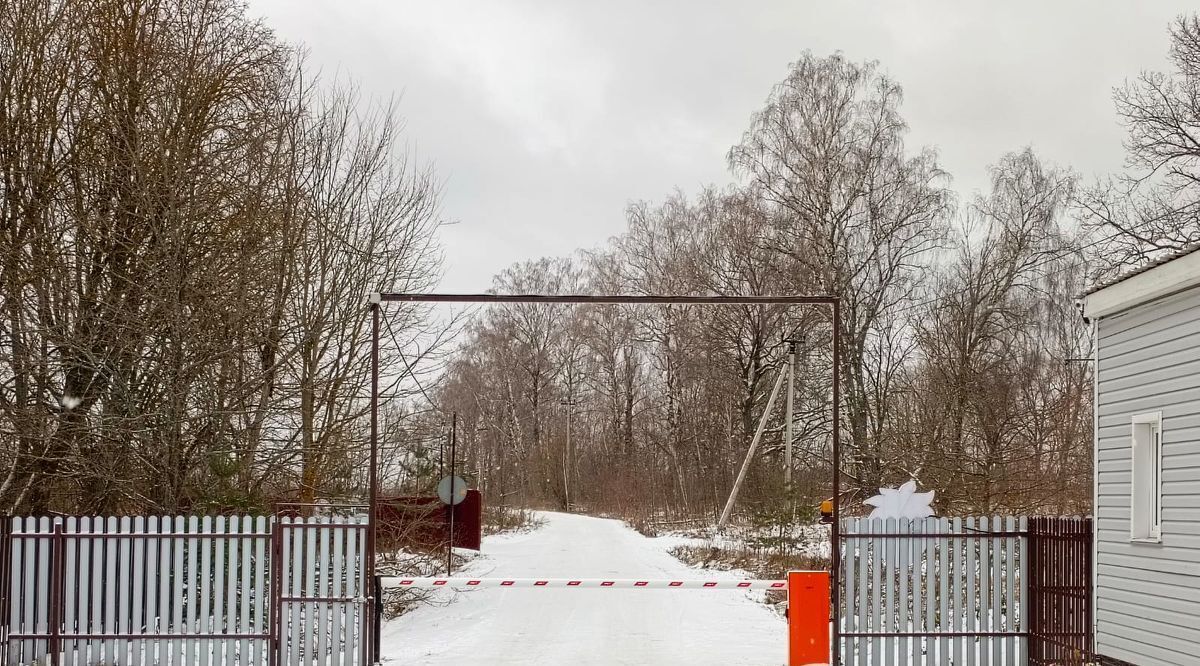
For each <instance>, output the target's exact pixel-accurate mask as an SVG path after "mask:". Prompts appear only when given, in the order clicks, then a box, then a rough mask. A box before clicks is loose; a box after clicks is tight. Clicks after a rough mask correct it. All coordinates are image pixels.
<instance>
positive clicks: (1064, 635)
mask: <svg viewBox="0 0 1200 666" xmlns="http://www.w3.org/2000/svg"><path fill="white" fill-rule="evenodd" d="M1092 538H1093V535H1092V520H1091V519H1090V518H1048V517H1036V518H1030V519H1029V570H1028V575H1029V603H1028V608H1027V611H1026V612H1027V613H1028V614H1029V663H1030V664H1031V666H1052V665H1053V666H1059V665H1064V666H1065V665H1072V666H1073V665H1083V664H1090V663H1093V662H1094V661H1095V649H1094V637H1093V633H1092V626H1093V625H1092V617H1093V616H1092V613H1093V610H1092Z"/></svg>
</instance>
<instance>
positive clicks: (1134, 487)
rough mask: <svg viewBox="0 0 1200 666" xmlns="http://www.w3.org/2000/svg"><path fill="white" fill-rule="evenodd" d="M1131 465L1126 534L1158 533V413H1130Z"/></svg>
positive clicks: (1154, 536) (1146, 537)
mask: <svg viewBox="0 0 1200 666" xmlns="http://www.w3.org/2000/svg"><path fill="white" fill-rule="evenodd" d="M1132 450H1133V454H1132V455H1133V460H1132V462H1133V466H1132V474H1131V483H1130V498H1129V499H1130V505H1129V509H1130V512H1129V518H1130V519H1129V536H1130V538H1132V539H1134V540H1135V541H1158V540H1159V539H1160V538H1161V537H1162V413H1161V412H1154V413H1153V414H1139V415H1137V416H1135V417H1133V446H1132Z"/></svg>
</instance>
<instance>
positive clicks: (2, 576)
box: [0, 515, 13, 664]
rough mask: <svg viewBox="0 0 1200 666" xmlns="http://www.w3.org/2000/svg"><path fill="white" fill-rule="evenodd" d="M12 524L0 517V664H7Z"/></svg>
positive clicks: (10, 518) (6, 518) (11, 520)
mask: <svg viewBox="0 0 1200 666" xmlns="http://www.w3.org/2000/svg"><path fill="white" fill-rule="evenodd" d="M12 523H13V519H12V517H10V516H5V515H0V646H3V647H0V664H7V663H8V630H9V627H8V622H9V609H10V606H9V595H10V594H11V586H12V574H11V571H10V569H11V567H12Z"/></svg>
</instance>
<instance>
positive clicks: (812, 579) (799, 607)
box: [787, 571, 829, 666]
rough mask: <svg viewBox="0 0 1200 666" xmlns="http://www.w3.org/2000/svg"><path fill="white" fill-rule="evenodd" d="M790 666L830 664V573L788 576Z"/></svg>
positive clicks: (800, 572)
mask: <svg viewBox="0 0 1200 666" xmlns="http://www.w3.org/2000/svg"><path fill="white" fill-rule="evenodd" d="M787 580H788V666H809V665H810V664H828V663H829V572H828V571H789V572H788V577H787Z"/></svg>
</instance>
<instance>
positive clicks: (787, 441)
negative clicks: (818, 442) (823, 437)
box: [783, 340, 796, 493]
mask: <svg viewBox="0 0 1200 666" xmlns="http://www.w3.org/2000/svg"><path fill="white" fill-rule="evenodd" d="M795 392H796V341H795V340H788V386H787V415H786V416H785V417H784V418H785V419H786V420H785V421H784V435H783V487H784V490H785V491H787V492H788V493H790V492H791V490H792V396H793V395H794V394H795Z"/></svg>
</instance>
